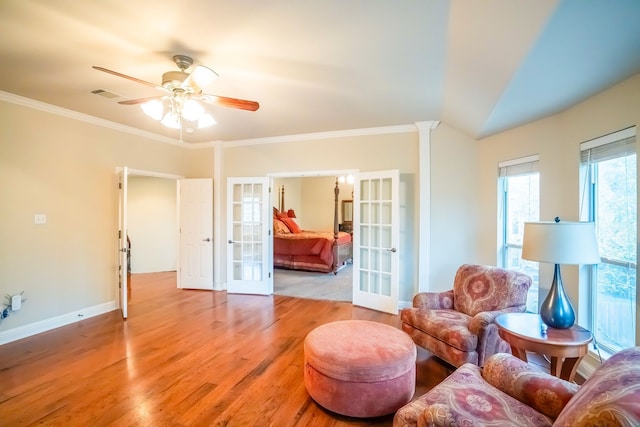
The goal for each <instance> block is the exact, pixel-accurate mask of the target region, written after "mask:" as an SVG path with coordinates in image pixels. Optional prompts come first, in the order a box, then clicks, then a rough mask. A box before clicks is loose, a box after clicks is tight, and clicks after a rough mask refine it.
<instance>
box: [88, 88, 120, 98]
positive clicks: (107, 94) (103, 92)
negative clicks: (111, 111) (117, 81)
mask: <svg viewBox="0 0 640 427" xmlns="http://www.w3.org/2000/svg"><path fill="white" fill-rule="evenodd" d="M91 93H93V94H94V95H100V96H104V97H105V98H109V99H111V98H119V97H120V95H116V94H115V93H113V92H107V91H106V90H104V89H95V90H92V91H91Z"/></svg>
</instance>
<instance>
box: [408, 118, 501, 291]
mask: <svg viewBox="0 0 640 427" xmlns="http://www.w3.org/2000/svg"><path fill="white" fill-rule="evenodd" d="M431 159H432V161H431V201H430V202H431V224H430V236H431V239H430V245H431V249H430V253H431V256H430V272H429V283H428V284H426V286H424V285H423V286H424V288H426V289H428V290H430V291H444V290H447V289H451V287H452V285H453V277H454V276H455V273H456V270H457V269H458V267H460V265H462V264H465V263H475V262H480V261H481V256H480V255H479V254H478V253H477V252H476V247H475V244H474V242H475V241H476V240H477V238H478V232H479V229H483V228H484V226H481V224H482V223H483V222H484V221H486V220H490V219H489V218H486V217H483V216H482V215H480V213H481V209H479V206H478V205H479V203H480V199H479V197H478V194H477V191H476V176H477V175H478V143H477V142H476V141H475V140H473V139H472V138H470V137H469V136H467V135H465V134H463V133H461V132H458V131H457V130H455V129H453V128H452V127H450V126H447V125H446V124H444V123H441V124H440V125H439V126H438V127H437V128H436V129H434V130H433V131H432V133H431ZM415 291H418V289H417V288H416V289H415Z"/></svg>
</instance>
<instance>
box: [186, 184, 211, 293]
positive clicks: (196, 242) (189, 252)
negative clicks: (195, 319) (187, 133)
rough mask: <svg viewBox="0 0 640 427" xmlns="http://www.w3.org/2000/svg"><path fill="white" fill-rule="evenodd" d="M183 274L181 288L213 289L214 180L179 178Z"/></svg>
mask: <svg viewBox="0 0 640 427" xmlns="http://www.w3.org/2000/svg"><path fill="white" fill-rule="evenodd" d="M178 199H179V205H178V206H179V212H180V273H179V274H178V287H179V288H188V289H209V290H213V181H212V180H211V179H208V178H201V179H180V180H178Z"/></svg>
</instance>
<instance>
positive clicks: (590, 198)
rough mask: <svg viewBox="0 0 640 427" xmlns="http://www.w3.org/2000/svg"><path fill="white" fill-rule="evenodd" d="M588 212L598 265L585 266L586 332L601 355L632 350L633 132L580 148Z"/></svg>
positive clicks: (633, 260)
mask: <svg viewBox="0 0 640 427" xmlns="http://www.w3.org/2000/svg"><path fill="white" fill-rule="evenodd" d="M581 157H582V172H583V178H584V179H585V186H584V187H585V189H584V190H583V191H584V194H583V195H582V197H583V199H584V200H585V201H586V203H587V206H588V209H581V212H582V213H581V216H583V217H584V216H585V215H586V216H587V218H585V219H588V220H589V221H595V223H596V233H597V236H598V246H599V249H600V257H601V261H600V264H598V265H595V266H590V267H589V270H590V274H589V277H590V279H589V288H590V289H589V290H590V292H589V295H590V300H591V304H590V309H589V313H590V316H589V321H590V329H591V331H592V332H593V334H594V337H595V339H596V342H597V343H598V345H599V346H600V347H601V348H603V349H604V350H605V351H607V352H610V353H615V352H617V351H620V350H622V349H624V348H627V347H633V346H635V345H636V343H635V330H636V311H635V310H636V295H637V294H636V263H637V253H636V252H637V249H636V244H637V208H636V206H637V193H636V187H637V174H636V150H635V128H629V129H625V130H623V131H620V132H616V133H614V134H610V135H606V136H604V137H601V138H597V139H595V140H592V141H588V142H585V143H583V144H582V145H581Z"/></svg>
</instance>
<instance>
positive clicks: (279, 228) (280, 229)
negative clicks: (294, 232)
mask: <svg viewBox="0 0 640 427" xmlns="http://www.w3.org/2000/svg"><path fill="white" fill-rule="evenodd" d="M290 232H291V231H290V230H289V227H287V225H286V224H285V223H284V222H282V221H280V220H279V219H274V220H273V233H274V234H289V233H290Z"/></svg>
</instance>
